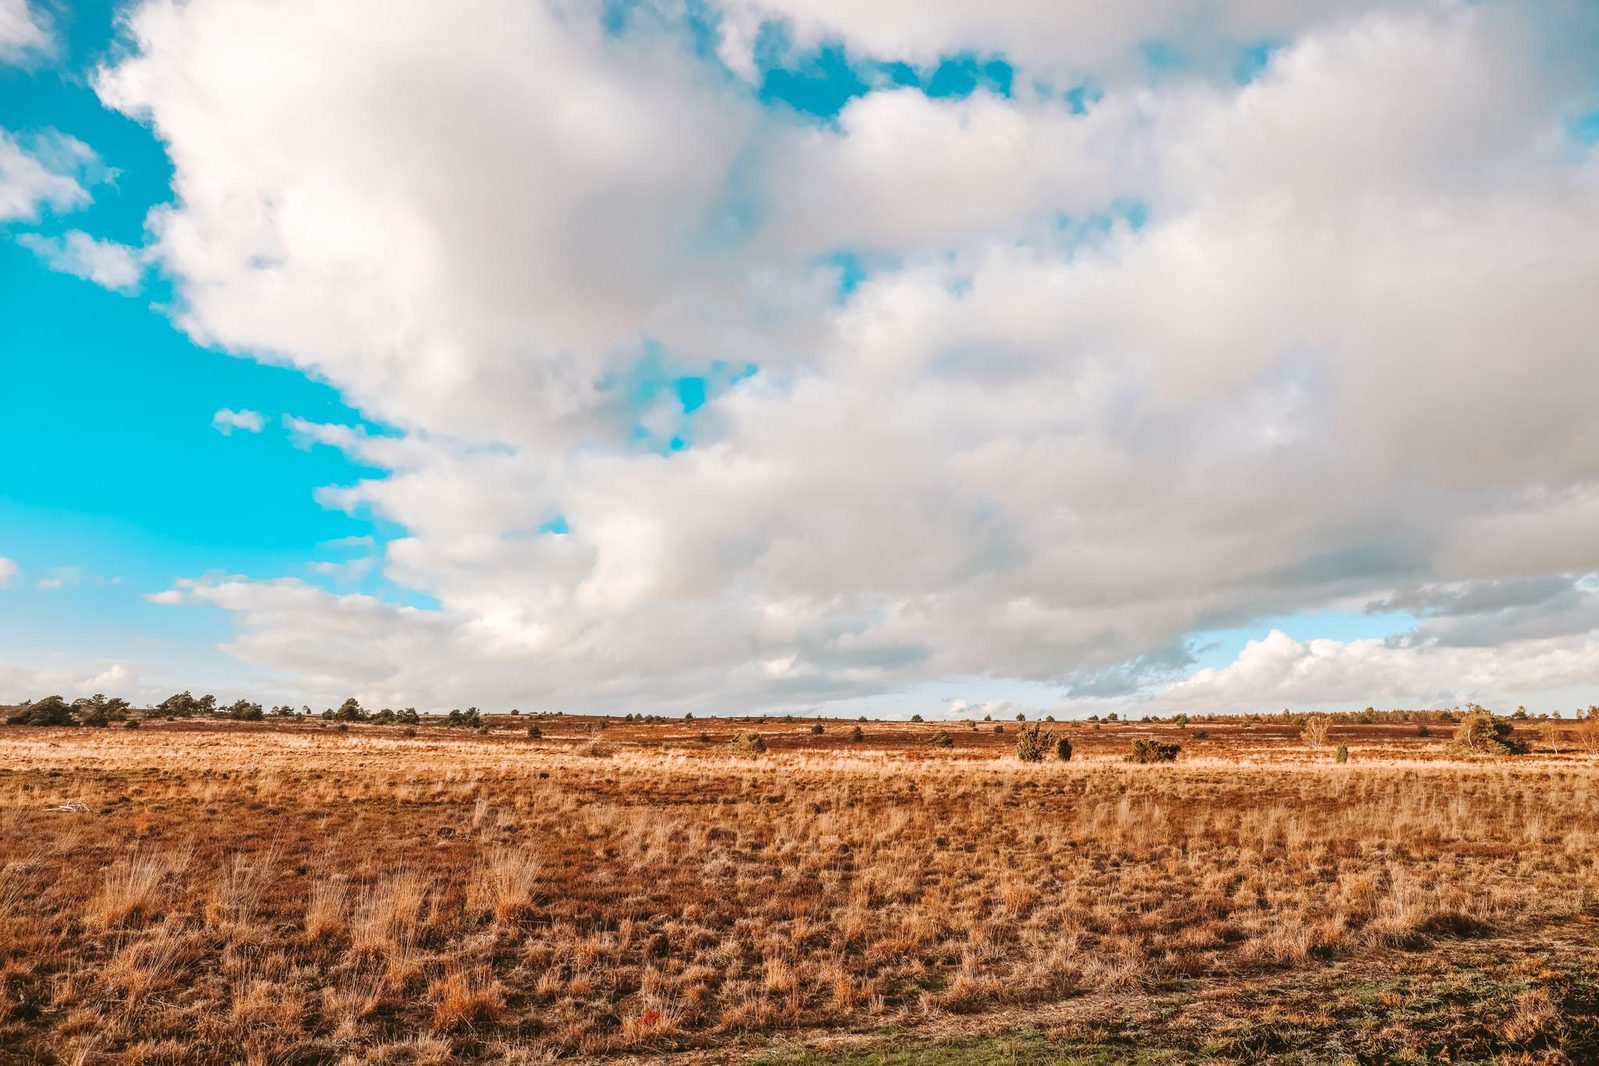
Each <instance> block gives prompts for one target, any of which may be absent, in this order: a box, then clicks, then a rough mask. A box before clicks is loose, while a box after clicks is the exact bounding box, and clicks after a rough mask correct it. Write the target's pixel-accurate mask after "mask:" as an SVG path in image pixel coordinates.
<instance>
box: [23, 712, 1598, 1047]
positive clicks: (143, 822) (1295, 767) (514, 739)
mask: <svg viewBox="0 0 1599 1066" xmlns="http://www.w3.org/2000/svg"><path fill="white" fill-rule="evenodd" d="M535 723H536V724H537V726H538V727H539V730H540V731H541V732H542V736H540V737H537V738H534V737H530V736H529V735H528V731H527V727H528V726H529V724H535ZM815 725H816V723H815V722H814V721H813V720H803V721H802V720H797V719H796V720H786V719H776V718H773V719H769V720H765V721H754V720H743V721H734V720H727V719H721V720H709V721H705V720H702V721H691V722H685V721H679V720H674V721H669V722H665V721H663V722H658V723H654V724H642V723H617V724H614V725H611V726H610V727H608V728H604V729H601V728H600V725H599V723H598V722H596V721H595V720H592V719H588V720H585V719H578V718H572V717H554V716H551V717H527V716H523V717H520V718H512V717H509V716H507V717H504V718H495V719H493V720H492V721H491V722H490V728H489V729H487V730H483V731H472V730H467V729H452V728H446V727H443V726H435V725H424V726H422V727H421V728H420V729H417V730H415V735H409V736H408V735H406V731H405V730H403V729H402V728H400V727H397V726H375V725H367V724H352V725H350V726H348V727H347V728H345V729H339V728H337V727H335V726H331V725H329V724H326V723H323V722H321V721H318V720H290V721H288V722H284V723H277V722H271V721H269V722H266V723H260V724H255V723H249V724H245V723H222V722H200V721H176V722H160V721H152V722H149V723H146V725H145V726H144V728H141V729H137V730H126V729H122V728H116V727H113V728H109V729H84V728H80V729H54V728H29V727H6V728H0V859H3V867H0V997H3V998H0V1061H4V1062H22V1063H34V1062H37V1063H47V1062H49V1063H54V1062H62V1063H94V1062H114V1063H158V1062H159V1063H179V1062H182V1063H213V1062H214V1063H234V1062H247V1063H261V1064H269V1063H270V1064H293V1063H324V1062H330V1063H352V1064H353V1063H374V1064H376V1063H444V1062H457V1061H460V1062H493V1063H520V1062H544V1061H551V1060H556V1059H570V1060H579V1061H581V1060H588V1059H607V1060H611V1061H617V1062H626V1061H635V1062H654V1061H661V1060H663V1059H666V1060H672V1061H681V1062H685V1063H686V1062H726V1061H754V1062H765V1063H772V1064H779V1063H822V1062H829V1063H910V1062H931V1063H967V1062H1016V1063H1035V1062H1037V1063H1042V1062H1078V1061H1088V1062H1123V1061H1129V1062H1131V1061H1137V1062H1194V1061H1216V1062H1232V1061H1263V1060H1270V1061H1303V1062H1323V1061H1326V1062H1335V1061H1349V1062H1354V1061H1362V1062H1407V1061H1415V1062H1422V1061H1437V1060H1440V1059H1448V1060H1450V1061H1507V1062H1595V1061H1599V789H1596V787H1595V786H1596V784H1599V759H1596V758H1595V756H1594V755H1593V754H1590V753H1589V752H1588V750H1587V748H1586V747H1584V745H1583V743H1582V742H1581V738H1580V736H1579V735H1577V734H1578V733H1579V732H1580V731H1576V730H1575V729H1574V728H1573V729H1572V731H1571V732H1570V733H1562V732H1561V731H1560V730H1559V729H1558V728H1553V727H1552V728H1551V729H1547V730H1545V731H1544V732H1543V733H1542V734H1540V733H1539V731H1538V729H1537V726H1536V723H1531V724H1529V725H1527V726H1523V727H1522V728H1520V729H1518V736H1519V735H1522V734H1523V733H1525V735H1526V736H1527V738H1528V739H1529V740H1531V741H1533V742H1534V744H1535V748H1537V749H1539V750H1535V751H1534V753H1533V754H1530V755H1524V756H1518V757H1508V758H1498V759H1481V760H1462V759H1456V758H1453V757H1451V756H1450V755H1449V754H1448V753H1447V751H1446V747H1445V745H1446V742H1447V739H1448V727H1447V726H1444V727H1438V726H1434V727H1433V729H1432V735H1431V736H1422V735H1420V734H1419V730H1418V728H1417V726H1416V725H1415V724H1410V723H1405V722H1399V721H1382V722H1379V723H1376V724H1353V723H1339V724H1337V725H1335V726H1334V727H1333V728H1332V733H1331V736H1330V737H1329V738H1327V743H1326V744H1325V745H1322V746H1312V745H1310V744H1309V743H1307V741H1306V740H1305V739H1304V737H1303V736H1302V735H1301V733H1300V730H1299V728H1298V726H1297V725H1295V724H1293V723H1290V722H1284V721H1280V720H1277V719H1269V720H1265V721H1260V722H1239V721H1232V722H1226V723H1219V722H1205V723H1197V722H1196V723H1193V724H1192V725H1190V726H1188V727H1186V728H1183V727H1179V726H1177V725H1173V724H1159V725H1153V724H1141V723H1139V724H1135V723H1107V724H1104V725H1102V726H1099V727H1098V728H1096V727H1094V726H1092V725H1090V724H1087V723H1072V724H1070V725H1062V726H1058V727H1055V728H1057V729H1060V730H1061V731H1063V732H1064V733H1065V734H1066V735H1068V736H1069V737H1070V738H1071V739H1072V742H1073V744H1074V745H1075V748H1076V753H1075V757H1074V758H1073V759H1072V760H1071V761H1070V762H1067V763H1062V762H1058V761H1054V760H1049V761H1045V762H1042V763H1036V764H1024V763H1021V762H1019V761H1017V760H1016V758H1015V756H1014V741H1015V736H1014V732H1015V729H1016V723H1005V725H1004V727H1003V728H1004V732H1003V733H999V734H996V733H995V732H994V728H995V726H994V724H993V723H988V722H978V723H971V724H970V725H968V724H966V723H949V722H945V723H928V724H925V725H922V724H884V723H866V724H862V725H861V726H860V729H861V730H862V732H863V734H864V735H863V736H862V737H860V738H858V739H856V738H853V737H852V731H853V730H854V729H855V728H856V725H857V723H855V722H836V721H832V722H825V723H823V724H822V725H823V732H821V733H819V734H818V733H816V732H814V728H815ZM939 730H946V731H948V732H949V734H950V736H951V739H952V741H953V746H951V747H933V746H931V745H930V744H929V743H928V740H929V738H930V737H931V736H932V735H933V734H934V733H935V732H937V731H939ZM745 731H756V732H759V733H760V734H762V736H763V738H764V740H765V743H766V745H767V747H768V750H767V751H766V752H765V753H763V754H758V755H741V754H738V753H736V751H735V750H734V748H733V746H732V745H731V744H730V740H731V739H732V737H733V736H734V735H735V734H737V733H741V732H745ZM1138 737H1151V738H1155V739H1160V740H1168V741H1176V742H1179V743H1181V744H1182V755H1181V757H1180V759H1179V760H1178V761H1177V762H1176V763H1170V764H1159V765H1150V766H1138V765H1130V764H1128V763H1126V762H1124V761H1123V760H1122V755H1123V754H1124V753H1125V752H1126V751H1127V750H1128V748H1129V746H1130V744H1131V743H1132V741H1133V740H1134V739H1135V738H1138ZM1542 741H1548V743H1544V742H1542ZM1338 744H1344V745H1347V747H1348V749H1349V751H1350V760H1349V762H1348V763H1346V764H1338V763H1335V762H1334V761H1333V754H1332V753H1333V748H1334V746H1335V745H1338ZM1589 746H1591V745H1589Z"/></svg>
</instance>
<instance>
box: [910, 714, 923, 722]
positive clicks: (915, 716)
mask: <svg viewBox="0 0 1599 1066" xmlns="http://www.w3.org/2000/svg"><path fill="white" fill-rule="evenodd" d="M911 721H913V722H920V721H922V716H921V715H919V714H913V715H911Z"/></svg>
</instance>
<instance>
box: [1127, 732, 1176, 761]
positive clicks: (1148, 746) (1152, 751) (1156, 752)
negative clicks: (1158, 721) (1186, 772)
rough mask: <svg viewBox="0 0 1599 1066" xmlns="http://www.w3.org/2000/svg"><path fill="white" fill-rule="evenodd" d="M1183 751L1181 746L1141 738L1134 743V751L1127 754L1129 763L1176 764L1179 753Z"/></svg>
mask: <svg viewBox="0 0 1599 1066" xmlns="http://www.w3.org/2000/svg"><path fill="white" fill-rule="evenodd" d="M1182 750H1183V747H1182V745H1181V744H1172V743H1168V742H1166V741H1160V740H1150V739H1149V738H1147V737H1139V738H1138V739H1137V740H1135V741H1133V750H1132V751H1130V752H1128V753H1127V761H1128V762H1136V763H1154V762H1176V761H1177V753H1178V752H1180V751H1182Z"/></svg>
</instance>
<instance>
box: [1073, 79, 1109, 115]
mask: <svg viewBox="0 0 1599 1066" xmlns="http://www.w3.org/2000/svg"><path fill="white" fill-rule="evenodd" d="M1064 98H1065V100H1066V106H1067V107H1069V108H1071V110H1072V114H1074V115H1086V114H1088V109H1089V108H1091V107H1093V106H1094V105H1095V104H1097V103H1099V102H1100V101H1101V100H1103V99H1104V98H1105V90H1104V89H1103V88H1101V87H1100V86H1099V83H1097V82H1094V81H1085V82H1083V84H1081V85H1074V86H1072V87H1071V88H1070V89H1067V90H1066V93H1065V97H1064Z"/></svg>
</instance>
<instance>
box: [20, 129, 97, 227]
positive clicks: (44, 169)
mask: <svg viewBox="0 0 1599 1066" xmlns="http://www.w3.org/2000/svg"><path fill="white" fill-rule="evenodd" d="M102 173H103V171H102V170H101V168H100V166H99V158H98V157H97V156H96V155H95V154H94V151H93V150H92V149H91V148H89V146H88V145H86V144H84V143H83V142H82V141H79V140H76V139H74V138H72V137H68V136H66V135H64V134H60V133H56V132H54V131H50V132H47V133H43V134H40V135H37V136H35V137H32V138H29V139H28V140H27V141H26V143H24V141H22V140H20V139H19V138H18V137H17V136H16V135H15V134H13V133H11V132H9V131H7V130H3V129H0V222H13V221H19V220H20V221H32V220H33V219H36V218H38V217H39V209H40V208H41V207H49V208H51V209H53V210H57V211H63V210H69V209H72V208H77V207H82V206H84V205H85V204H87V203H88V202H89V191H88V190H87V189H85V188H84V186H83V180H94V179H95V178H96V177H97V176H98V175H100V174H102Z"/></svg>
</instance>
